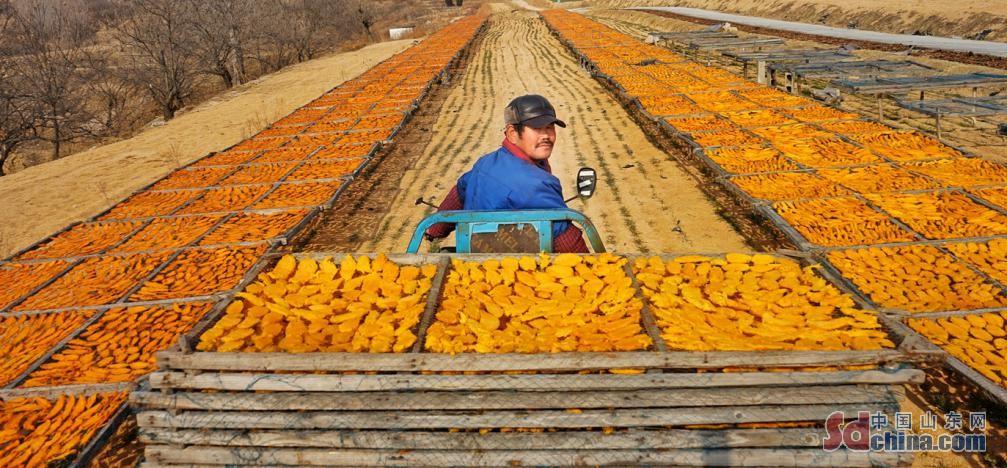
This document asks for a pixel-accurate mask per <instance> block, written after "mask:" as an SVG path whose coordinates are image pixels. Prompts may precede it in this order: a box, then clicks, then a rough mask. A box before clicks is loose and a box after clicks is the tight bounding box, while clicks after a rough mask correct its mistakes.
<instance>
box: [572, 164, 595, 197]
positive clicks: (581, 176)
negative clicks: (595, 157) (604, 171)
mask: <svg viewBox="0 0 1007 468" xmlns="http://www.w3.org/2000/svg"><path fill="white" fill-rule="evenodd" d="M597 187H598V173H597V172H595V170H594V169H591V168H590V167H582V168H580V170H578V171H577V195H580V198H585V199H586V198H591V196H592V195H594V189H595V188H597Z"/></svg>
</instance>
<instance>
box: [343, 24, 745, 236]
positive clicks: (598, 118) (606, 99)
mask: <svg viewBox="0 0 1007 468" xmlns="http://www.w3.org/2000/svg"><path fill="white" fill-rule="evenodd" d="M469 63H470V65H469V67H468V69H467V70H466V71H465V72H464V74H463V76H462V77H460V78H459V79H460V80H461V84H460V85H459V86H457V87H455V88H454V89H453V90H452V92H451V95H450V96H449V97H447V98H446V100H445V104H444V106H443V107H442V109H441V112H440V115H439V117H438V118H437V122H436V123H435V124H434V125H433V126H432V128H431V129H430V132H429V133H428V134H426V135H428V136H429V140H428V141H427V142H426V143H425V145H424V144H421V145H419V146H418V147H416V148H412V151H417V152H422V154H421V155H419V156H418V157H417V158H416V159H415V163H414V164H413V165H412V166H410V167H409V168H408V169H407V170H405V171H404V172H403V173H402V175H401V177H400V179H399V180H400V183H399V187H398V188H399V190H398V192H397V193H396V195H395V197H394V200H393V201H392V202H391V203H390V208H389V211H388V212H387V213H386V214H385V216H384V218H383V219H382V220H381V222H380V227H379V228H378V229H376V231H374V235H373V236H370V237H368V236H365V235H360V236H358V238H359V239H361V241H360V242H359V243H358V244H355V245H350V246H346V248H344V250H347V249H353V250H359V251H391V252H396V251H402V250H404V249H405V248H406V245H407V244H408V242H409V237H410V236H411V234H412V231H413V228H414V227H415V226H416V224H418V223H419V221H420V220H421V219H422V218H423V217H424V216H426V215H427V214H428V213H430V212H432V211H433V209H432V208H424V207H417V206H415V205H414V201H415V200H416V198H418V197H420V196H423V197H425V198H428V199H430V198H433V199H434V200H435V201H436V202H439V201H440V200H441V198H442V197H443V196H444V195H445V194H446V193H447V191H448V190H450V188H451V187H452V186H453V185H454V184H455V182H456V180H457V178H458V177H459V176H460V175H461V174H462V173H464V172H465V171H466V170H468V169H469V168H471V166H472V163H473V162H474V161H475V159H476V158H478V157H479V156H481V155H483V154H485V153H487V152H490V151H493V150H494V149H496V148H497V147H498V146H499V143H500V140H501V139H502V135H501V133H502V132H501V130H502V128H503V122H502V120H503V115H502V114H503V108H504V106H505V105H506V103H507V102H509V101H510V99H512V98H513V97H514V96H517V95H520V94H526V93H537V94H543V95H545V96H547V97H549V99H550V100H551V101H552V102H553V104H554V105H555V106H556V108H557V112H558V113H559V114H560V118H563V119H564V120H566V121H567V123H568V124H569V126H568V128H566V129H560V131H559V141H558V143H557V147H556V151H555V152H554V153H553V157H552V158H551V159H550V162H551V164H552V167H553V172H554V173H555V174H556V175H557V177H559V178H560V180H561V182H562V183H563V186H564V192H565V193H572V182H573V178H574V176H575V174H576V171H577V168H578V167H581V166H591V167H594V168H595V169H597V170H598V172H599V176H600V179H599V180H600V182H601V183H600V184H599V190H598V192H597V194H596V195H595V197H594V198H592V199H591V200H588V201H586V202H583V203H582V202H580V201H574V202H571V203H570V207H571V208H573V209H577V210H581V211H584V212H585V213H586V214H587V215H588V216H589V217H590V218H591V219H592V220H593V221H594V222H595V224H596V225H597V226H598V228H599V230H600V231H601V233H602V236H603V239H604V240H605V244H606V247H607V248H608V249H609V250H611V251H616V252H672V251H707V252H711V251H725V250H744V249H746V246H745V242H744V239H743V238H742V237H741V236H740V235H739V234H738V233H736V232H735V231H734V230H733V229H732V228H731V226H730V225H729V224H728V223H727V222H726V221H725V220H724V219H723V218H721V217H720V216H719V215H718V214H717V209H716V207H715V206H714V205H713V204H712V203H711V202H710V201H709V200H708V199H706V198H705V196H704V195H703V193H702V192H701V191H700V190H699V188H698V187H697V186H696V182H695V180H694V179H693V178H691V176H689V175H688V174H687V173H685V172H684V171H682V170H681V169H680V168H679V167H678V166H677V165H676V164H677V163H675V162H674V161H673V160H672V159H671V158H669V157H668V155H667V154H666V153H664V152H663V151H661V150H660V149H658V148H657V147H655V146H654V145H653V144H652V143H651V142H650V141H649V140H648V139H647V137H646V135H645V134H644V133H643V132H642V130H641V129H640V128H639V126H638V125H637V124H636V123H635V122H634V121H633V119H632V117H631V116H630V115H629V114H627V112H626V111H625V110H624V109H623V108H622V107H621V106H620V105H619V103H618V102H617V101H616V100H615V99H613V98H612V97H611V96H610V95H609V94H608V92H607V91H606V90H605V89H604V88H603V87H602V86H601V85H600V84H599V83H597V82H596V81H594V80H593V79H592V78H591V77H590V75H589V74H588V73H587V72H585V71H583V70H582V69H580V67H579V66H578V64H577V61H576V59H575V58H574V57H573V56H572V55H571V54H570V53H569V51H567V49H566V48H565V47H564V46H563V45H562V44H561V43H560V42H559V41H558V40H557V39H556V38H555V37H554V36H553V35H552V34H551V32H550V31H549V30H548V28H546V26H545V23H544V22H543V21H542V20H541V18H540V17H539V16H538V15H537V14H535V13H532V12H510V13H499V14H497V15H495V16H494V17H493V19H492V21H491V23H490V26H489V30H488V31H487V33H486V35H485V38H484V40H483V42H482V45H481V46H480V48H479V49H478V50H477V51H476V52H475V53H474V55H473V57H472V59H471V61H470V62H469Z"/></svg>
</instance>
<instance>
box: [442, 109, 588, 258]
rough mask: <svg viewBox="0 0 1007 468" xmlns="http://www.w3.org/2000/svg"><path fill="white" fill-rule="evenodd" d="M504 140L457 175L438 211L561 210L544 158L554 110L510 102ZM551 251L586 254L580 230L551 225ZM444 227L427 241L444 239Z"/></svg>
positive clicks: (551, 143) (560, 192)
mask: <svg viewBox="0 0 1007 468" xmlns="http://www.w3.org/2000/svg"><path fill="white" fill-rule="evenodd" d="M504 123H506V125H507V126H506V128H505V129H504V141H503V143H502V144H501V146H500V148H499V149H497V150H496V151H494V152H492V153H489V154H486V155H484V156H482V157H481V158H479V160H478V161H476V163H475V165H473V166H472V170H470V171H469V172H466V173H465V174H463V175H462V176H461V177H460V178H459V179H458V183H457V184H456V185H455V186H454V187H453V188H452V189H451V191H450V192H449V193H448V195H447V197H445V198H444V201H443V202H441V204H440V206H439V207H438V210H442V211H443V210H526V209H527V210H531V209H555V208H566V202H564V201H563V189H562V187H561V186H560V183H559V179H557V178H556V176H554V175H552V168H551V167H550V166H549V156H551V155H552V149H553V146H555V144H556V126H557V125H558V126H560V127H563V128H566V123H564V122H563V121H562V120H559V119H558V118H556V109H554V108H553V107H552V104H550V103H549V101H548V100H546V98H544V97H542V96H539V95H535V94H530V95H526V96H520V97H518V98H515V99H514V100H513V101H511V102H510V104H508V105H507V108H506V109H504ZM552 228H553V243H552V245H553V252H557V253H560V252H571V253H579V252H588V249H587V244H585V243H584V239H583V237H582V236H581V231H580V229H578V228H577V227H576V226H574V225H573V224H572V223H570V222H569V221H561V222H555V223H553V225H552ZM452 230H454V225H452V224H448V223H439V224H435V225H433V226H431V227H430V229H428V230H427V232H426V235H427V238H428V239H440V238H443V237H446V236H447V235H448V234H450V233H451V231H452Z"/></svg>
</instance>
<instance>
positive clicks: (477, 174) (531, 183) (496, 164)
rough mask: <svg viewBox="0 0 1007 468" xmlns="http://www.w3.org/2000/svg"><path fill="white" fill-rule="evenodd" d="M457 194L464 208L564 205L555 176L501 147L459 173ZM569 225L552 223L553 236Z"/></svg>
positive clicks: (519, 207) (527, 207)
mask: <svg viewBox="0 0 1007 468" xmlns="http://www.w3.org/2000/svg"><path fill="white" fill-rule="evenodd" d="M458 196H459V198H461V202H462V206H464V207H465V209H466V210H526V209H527V210H534V209H555V208H566V203H565V202H563V188H562V187H561V186H560V183H559V179H557V178H556V176H554V175H552V174H550V173H549V172H548V171H547V170H546V169H544V168H542V167H539V166H538V165H536V164H534V163H532V162H529V161H526V160H524V159H521V158H520V157H518V156H515V155H513V154H511V152H510V151H507V149H506V148H504V147H500V148H499V149H497V150H496V151H494V152H492V153H489V154H487V155H484V156H483V157H481V158H479V160H478V161H476V163H475V165H473V166H472V170H470V171H468V172H466V173H465V174H462V176H461V178H459V179H458ZM569 227H570V222H569V221H561V222H555V223H553V225H552V234H553V237H556V236H559V235H560V234H562V233H563V231H566V230H567V228H569Z"/></svg>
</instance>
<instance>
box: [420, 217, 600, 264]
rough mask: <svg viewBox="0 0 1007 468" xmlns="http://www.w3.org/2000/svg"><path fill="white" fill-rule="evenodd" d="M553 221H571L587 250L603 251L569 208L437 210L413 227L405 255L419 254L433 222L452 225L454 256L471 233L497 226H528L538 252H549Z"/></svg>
mask: <svg viewBox="0 0 1007 468" xmlns="http://www.w3.org/2000/svg"><path fill="white" fill-rule="evenodd" d="M556 221H571V222H574V223H577V224H579V225H580V226H581V227H582V228H583V230H584V234H585V235H587V241H588V243H589V244H590V245H591V250H593V251H594V252H596V253H601V252H604V251H605V245H604V244H602V242H601V235H600V234H598V229H597V228H595V227H594V223H592V222H591V220H590V219H588V218H587V216H584V213H581V212H579V211H575V210H570V209H558V210H500V211H441V212H437V213H434V214H432V215H430V216H427V217H426V218H423V221H420V224H418V225H417V226H416V230H415V231H413V237H412V239H410V241H409V248H408V249H407V250H406V252H407V253H411V254H414V253H419V251H420V244H421V243H422V242H423V233H425V232H426V231H427V229H429V228H430V226H433V225H434V224H437V223H449V224H454V225H455V244H456V245H455V249H456V251H457V252H458V253H471V251H472V242H471V240H472V234H481V233H488V232H496V231H497V229H498V228H499V226H500V225H501V224H531V225H532V226H533V227H534V228H535V230H536V231H537V232H538V236H539V248H540V250H541V251H542V252H547V253H551V252H552V223H554V222H556Z"/></svg>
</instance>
